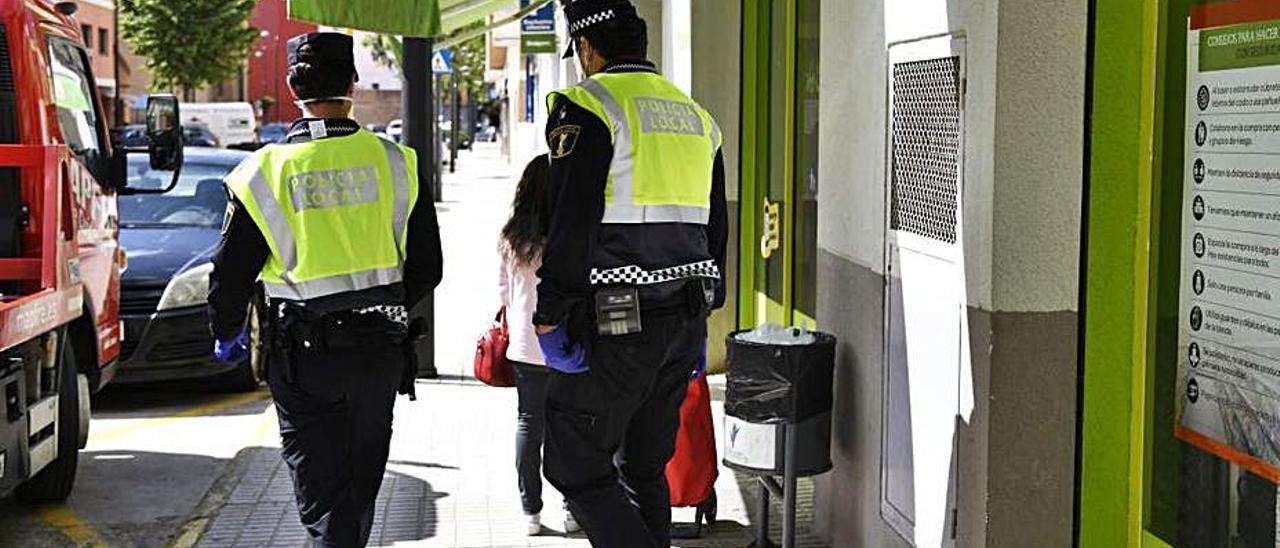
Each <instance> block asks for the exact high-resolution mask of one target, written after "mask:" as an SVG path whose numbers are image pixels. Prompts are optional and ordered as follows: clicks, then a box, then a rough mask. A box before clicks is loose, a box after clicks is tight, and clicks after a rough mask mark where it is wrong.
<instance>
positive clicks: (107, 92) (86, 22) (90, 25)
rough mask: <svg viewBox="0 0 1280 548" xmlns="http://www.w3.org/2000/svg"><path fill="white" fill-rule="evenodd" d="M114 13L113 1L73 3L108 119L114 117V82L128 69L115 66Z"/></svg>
mask: <svg viewBox="0 0 1280 548" xmlns="http://www.w3.org/2000/svg"><path fill="white" fill-rule="evenodd" d="M115 10H116V3H115V2H114V0H76V14H75V19H76V21H78V22H79V23H80V37H81V39H82V40H84V45H85V51H86V52H88V53H89V64H90V66H91V67H92V68H93V74H94V81H95V82H97V84H98V93H99V94H100V95H101V97H102V106H103V108H105V109H106V112H105V113H104V114H105V115H106V116H107V119H108V120H113V119H114V116H115V114H114V113H115V109H116V100H115V99H116V96H117V93H116V91H117V82H116V80H117V78H120V79H124V76H120V73H121V72H122V71H124V70H127V69H125V68H124V67H117V65H116V47H115V44H116V20H115ZM125 76H127V75H125Z"/></svg>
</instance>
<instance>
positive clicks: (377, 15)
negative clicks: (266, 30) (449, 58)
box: [289, 0, 449, 37]
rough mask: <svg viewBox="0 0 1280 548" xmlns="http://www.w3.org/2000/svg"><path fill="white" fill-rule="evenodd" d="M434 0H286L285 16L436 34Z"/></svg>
mask: <svg viewBox="0 0 1280 548" xmlns="http://www.w3.org/2000/svg"><path fill="white" fill-rule="evenodd" d="M448 1H449V0H444V1H443V2H440V3H439V4H438V3H437V2H438V0H289V18H290V19H297V20H300V21H310V22H312V23H317V24H321V25H328V26H331V27H346V28H352V29H360V30H367V31H371V32H380V33H384V34H399V35H403V36H421V37H430V36H436V35H438V34H440V9H441V7H442V6H441V4H444V3H447V2H448Z"/></svg>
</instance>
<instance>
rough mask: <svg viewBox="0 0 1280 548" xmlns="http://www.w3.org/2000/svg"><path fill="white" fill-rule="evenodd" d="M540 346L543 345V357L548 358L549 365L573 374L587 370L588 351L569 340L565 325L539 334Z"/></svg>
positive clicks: (562, 371)
mask: <svg viewBox="0 0 1280 548" xmlns="http://www.w3.org/2000/svg"><path fill="white" fill-rule="evenodd" d="M538 346H540V347H542V357H544V358H546V359H547V367H550V368H552V369H555V370H556V371H559V372H561V373H568V374H571V375H574V374H578V373H584V372H586V371H587V369H588V368H587V353H586V351H584V350H583V349H582V345H580V344H578V343H576V342H573V341H571V340H569V334H568V333H566V332H565V329H564V327H563V326H558V327H556V329H555V331H552V332H550V333H547V334H545V335H538Z"/></svg>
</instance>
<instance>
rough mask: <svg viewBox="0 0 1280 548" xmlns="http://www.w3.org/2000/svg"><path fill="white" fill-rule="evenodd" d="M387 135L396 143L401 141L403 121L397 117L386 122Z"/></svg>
mask: <svg viewBox="0 0 1280 548" xmlns="http://www.w3.org/2000/svg"><path fill="white" fill-rule="evenodd" d="M387 137H390V138H391V140H392V141H395V142H397V143H400V142H403V138H404V121H403V120H401V119H399V118H397V119H395V120H392V121H391V122H390V123H388V124H387Z"/></svg>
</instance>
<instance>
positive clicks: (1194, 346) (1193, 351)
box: [1187, 342, 1200, 367]
mask: <svg viewBox="0 0 1280 548" xmlns="http://www.w3.org/2000/svg"><path fill="white" fill-rule="evenodd" d="M1187 362H1188V363H1190V364H1191V367H1199V366H1200V343H1194V342H1193V343H1191V346H1189V347H1187Z"/></svg>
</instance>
